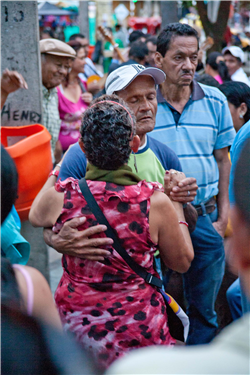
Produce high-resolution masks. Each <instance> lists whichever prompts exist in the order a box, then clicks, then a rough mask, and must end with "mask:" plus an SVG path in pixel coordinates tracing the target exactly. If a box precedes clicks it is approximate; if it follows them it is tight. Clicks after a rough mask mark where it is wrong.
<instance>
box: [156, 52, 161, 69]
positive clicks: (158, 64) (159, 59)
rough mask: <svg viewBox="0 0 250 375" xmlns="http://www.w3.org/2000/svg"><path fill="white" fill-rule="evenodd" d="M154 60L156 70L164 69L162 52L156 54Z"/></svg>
mask: <svg viewBox="0 0 250 375" xmlns="http://www.w3.org/2000/svg"><path fill="white" fill-rule="evenodd" d="M154 59H155V66H156V68H159V69H161V68H162V62H163V57H162V55H161V54H160V52H155V57H154Z"/></svg>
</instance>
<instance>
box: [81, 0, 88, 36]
mask: <svg viewBox="0 0 250 375" xmlns="http://www.w3.org/2000/svg"><path fill="white" fill-rule="evenodd" d="M88 7H89V2H88V1H86V0H81V1H79V26H80V33H81V34H83V35H85V36H86V38H88V39H89V13H88Z"/></svg>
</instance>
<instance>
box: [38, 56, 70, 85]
mask: <svg viewBox="0 0 250 375" xmlns="http://www.w3.org/2000/svg"><path fill="white" fill-rule="evenodd" d="M41 64H42V81H43V85H44V86H45V87H46V88H47V89H52V88H54V87H56V86H59V85H60V84H61V83H62V81H63V79H64V78H65V77H66V75H67V74H68V71H69V68H70V67H71V65H72V58H70V57H64V56H56V55H49V54H47V55H46V58H45V59H43V58H42V59H41Z"/></svg>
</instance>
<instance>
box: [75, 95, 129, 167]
mask: <svg viewBox="0 0 250 375" xmlns="http://www.w3.org/2000/svg"><path fill="white" fill-rule="evenodd" d="M110 101H113V102H117V103H119V104H121V105H122V106H123V107H124V108H122V107H121V106H120V105H119V104H118V105H116V104H114V103H110ZM130 116H131V117H130ZM131 118H132V121H133V122H131ZM135 121H136V120H135V116H134V115H133V113H131V111H130V110H129V108H128V106H127V105H126V103H125V102H124V100H122V99H121V98H119V97H118V96H116V95H102V96H100V97H99V98H97V99H95V100H94V101H93V102H92V105H91V107H90V108H88V109H87V110H86V111H85V112H84V115H83V120H82V126H81V129H80V134H81V140H82V142H83V144H84V151H85V154H86V157H87V159H88V161H89V162H90V163H91V164H93V165H94V166H96V167H98V168H101V169H106V170H116V169H118V168H119V167H121V166H122V165H123V164H125V163H127V162H128V159H129V155H130V153H131V148H130V144H129V142H130V141H131V140H132V139H133V136H134V135H135Z"/></svg>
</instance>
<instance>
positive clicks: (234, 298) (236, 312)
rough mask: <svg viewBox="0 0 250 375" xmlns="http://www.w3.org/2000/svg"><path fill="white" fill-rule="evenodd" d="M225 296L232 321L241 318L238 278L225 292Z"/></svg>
mask: <svg viewBox="0 0 250 375" xmlns="http://www.w3.org/2000/svg"><path fill="white" fill-rule="evenodd" d="M226 296H227V302H228V305H229V308H230V312H231V315H232V318H233V320H236V319H239V318H241V317H242V304H241V290H240V280H239V278H238V279H236V280H235V281H234V282H233V284H231V285H230V287H229V288H228V290H227V293H226Z"/></svg>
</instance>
